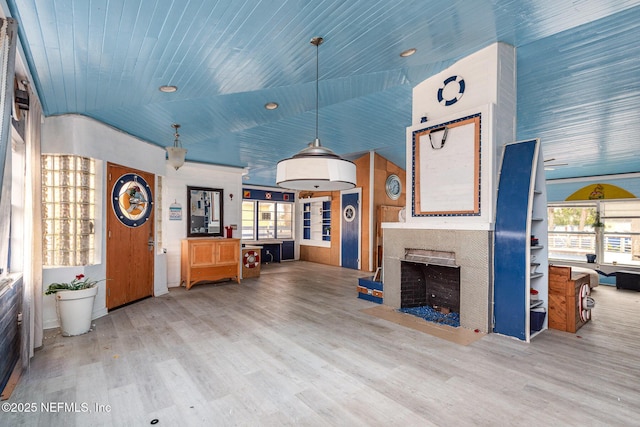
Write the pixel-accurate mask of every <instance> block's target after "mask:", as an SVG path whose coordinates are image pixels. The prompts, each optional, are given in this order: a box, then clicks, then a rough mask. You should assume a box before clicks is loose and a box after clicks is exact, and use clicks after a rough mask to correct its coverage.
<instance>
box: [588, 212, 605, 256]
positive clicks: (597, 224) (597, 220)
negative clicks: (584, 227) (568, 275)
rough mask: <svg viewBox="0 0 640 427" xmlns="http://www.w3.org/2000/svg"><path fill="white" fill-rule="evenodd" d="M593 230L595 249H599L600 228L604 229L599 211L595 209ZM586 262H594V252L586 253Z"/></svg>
mask: <svg viewBox="0 0 640 427" xmlns="http://www.w3.org/2000/svg"><path fill="white" fill-rule="evenodd" d="M591 226H592V227H593V231H595V233H596V243H595V245H596V251H598V250H600V241H601V240H602V230H603V229H604V222H602V220H601V219H600V211H597V210H596V214H595V217H594V220H593V224H591ZM587 262H588V263H590V264H593V263H595V262H596V254H587Z"/></svg>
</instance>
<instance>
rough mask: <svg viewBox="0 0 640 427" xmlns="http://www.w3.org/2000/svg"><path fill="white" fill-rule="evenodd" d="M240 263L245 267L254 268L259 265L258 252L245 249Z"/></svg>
mask: <svg viewBox="0 0 640 427" xmlns="http://www.w3.org/2000/svg"><path fill="white" fill-rule="evenodd" d="M242 263H243V264H244V266H245V267H247V268H256V267H257V266H258V265H260V254H259V253H258V252H257V251H247V252H245V253H244V256H243V257H242Z"/></svg>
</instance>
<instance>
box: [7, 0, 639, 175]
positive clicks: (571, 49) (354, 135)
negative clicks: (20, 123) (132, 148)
mask: <svg viewBox="0 0 640 427" xmlns="http://www.w3.org/2000/svg"><path fill="white" fill-rule="evenodd" d="M7 3H8V6H9V11H10V13H11V15H12V16H14V17H15V18H16V19H17V20H18V21H19V25H20V34H21V37H22V45H23V49H24V51H25V53H26V56H27V59H28V62H29V64H30V67H31V71H32V74H33V78H34V80H35V81H34V84H35V86H36V88H37V90H38V92H39V94H40V96H41V98H42V101H43V107H44V112H45V114H46V115H48V116H51V115H59V114H68V113H77V114H83V115H86V116H89V117H92V118H95V119H96V120H99V121H101V122H104V123H106V124H108V125H110V126H113V127H115V128H117V129H120V130H122V131H124V132H127V133H129V134H131V135H134V136H136V137H139V138H142V139H144V140H147V141H149V142H151V143H154V144H157V145H160V146H167V145H171V144H172V140H173V134H172V129H171V123H180V124H181V125H182V128H181V130H180V134H181V142H182V143H183V145H184V146H185V147H186V148H187V149H188V150H189V152H188V155H187V159H188V160H191V161H199V162H205V163H212V164H223V165H230V166H240V167H248V168H249V176H250V180H249V181H247V183H250V184H260V185H274V183H275V164H276V163H277V161H278V160H280V159H282V158H286V157H290V156H291V155H292V154H295V153H297V152H298V151H299V150H300V149H302V148H303V147H304V146H305V145H306V144H307V143H308V142H310V141H312V140H313V138H314V135H315V53H316V52H315V48H314V47H313V46H312V45H311V44H310V43H309V41H310V39H311V38H312V37H314V36H322V37H324V38H325V43H324V44H323V45H322V46H321V47H320V50H319V55H320V61H319V66H320V97H319V103H320V113H319V120H320V123H319V124H320V128H319V133H320V138H321V140H322V143H323V145H325V146H327V147H329V148H331V149H332V150H333V151H335V152H336V153H338V154H340V155H343V156H345V157H348V158H355V157H357V156H358V155H359V154H361V153H364V152H368V151H369V150H376V151H377V152H378V153H379V154H381V155H382V156H384V157H386V158H388V159H389V160H391V161H392V162H394V163H396V164H397V165H399V166H402V167H404V165H405V158H406V157H405V156H406V152H405V151H406V150H405V128H406V127H407V126H409V125H411V102H412V100H411V94H412V92H411V90H412V87H413V86H415V85H416V84H417V83H419V82H421V81H423V80H424V79H426V78H428V77H430V76H432V75H434V74H436V73H438V72H440V71H442V70H443V69H445V68H446V67H448V66H450V65H451V64H453V63H454V62H455V61H457V60H459V59H461V58H463V57H465V56H467V55H469V54H471V53H473V52H476V51H478V50H479V49H482V48H483V47H486V46H488V45H490V44H491V43H494V42H496V41H502V42H505V43H509V44H512V45H514V46H516V47H517V61H518V64H517V65H518V80H517V84H518V86H517V90H518V98H517V101H518V104H517V139H520V140H521V139H527V138H536V137H539V138H540V139H541V143H542V147H543V148H542V149H543V152H544V153H545V156H546V157H553V158H555V159H556V162H559V163H560V162H561V163H568V165H566V166H563V167H558V168H556V169H555V170H550V171H547V172H546V173H547V178H548V179H553V178H564V177H582V176H593V175H599V174H615V173H628V172H638V171H640V156H631V155H630V154H631V153H633V152H635V151H637V149H638V148H639V147H640V141H639V139H638V135H639V134H640V120H638V119H637V117H638V111H640V79H639V78H638V76H640V42H638V40H640V29H639V26H640V24H639V23H640V1H639V0H635V1H620V0H582V1H568V0H564V1H555V0H531V1H513V0H494V1H487V0H459V1H451V0H431V1H429V2H424V1H419V0H413V1H408V0H406V1H397V0H367V1H352V2H343V1H340V0H318V1H314V2H305V1H298V0H288V1H281V2H273V1H255V0H254V1H249V0H247V1H237V0H233V1H232V0H220V1H211V0H184V1H173V0H139V1H132V0H109V1H107V0H8V1H7ZM408 48H416V49H417V53H416V54H415V55H413V56H410V57H408V58H401V57H400V56H399V54H400V52H402V51H403V50H406V49H408ZM161 85H175V86H177V87H178V91H177V92H176V93H172V94H167V93H161V92H160V91H159V90H158V87H159V86H161ZM272 101H273V102H277V103H278V104H279V108H278V109H276V110H273V111H269V110H266V109H265V108H264V105H265V104H266V103H267V102H272Z"/></svg>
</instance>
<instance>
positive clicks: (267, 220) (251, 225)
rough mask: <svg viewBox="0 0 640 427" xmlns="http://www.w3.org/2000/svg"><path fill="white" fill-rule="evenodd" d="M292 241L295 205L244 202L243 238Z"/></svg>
mask: <svg viewBox="0 0 640 427" xmlns="http://www.w3.org/2000/svg"><path fill="white" fill-rule="evenodd" d="M256 236H257V239H258V240H261V239H292V238H293V203H287V202H264V201H250V200H249V201H243V202H242V238H243V239H245V240H253V239H256Z"/></svg>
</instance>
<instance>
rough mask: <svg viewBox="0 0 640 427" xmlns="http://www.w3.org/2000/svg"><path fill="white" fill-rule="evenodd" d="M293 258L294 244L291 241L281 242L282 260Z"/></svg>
mask: <svg viewBox="0 0 640 427" xmlns="http://www.w3.org/2000/svg"><path fill="white" fill-rule="evenodd" d="M294 258H295V242H294V241H293V240H285V241H284V242H282V260H283V261H284V260H289V259H294Z"/></svg>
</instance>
